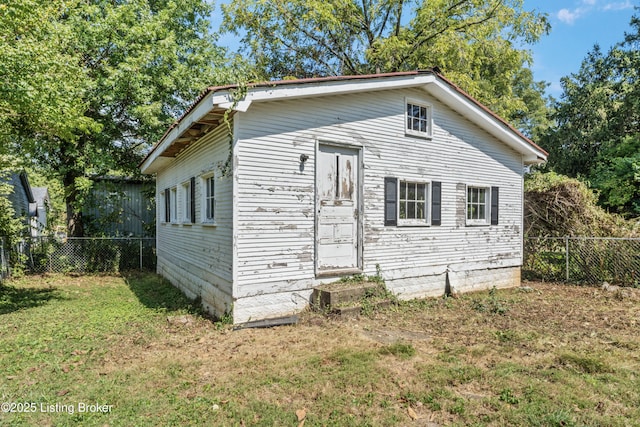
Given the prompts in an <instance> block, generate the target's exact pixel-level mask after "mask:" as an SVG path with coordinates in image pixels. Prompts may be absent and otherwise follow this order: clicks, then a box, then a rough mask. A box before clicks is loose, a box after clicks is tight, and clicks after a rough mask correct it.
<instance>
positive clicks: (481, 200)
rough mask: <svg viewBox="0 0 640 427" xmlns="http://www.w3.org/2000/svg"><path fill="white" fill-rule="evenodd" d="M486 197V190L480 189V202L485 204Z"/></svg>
mask: <svg viewBox="0 0 640 427" xmlns="http://www.w3.org/2000/svg"><path fill="white" fill-rule="evenodd" d="M484 196H485V190H484V188H478V201H479V202H480V203H482V204H484Z"/></svg>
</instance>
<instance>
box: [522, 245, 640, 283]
mask: <svg viewBox="0 0 640 427" xmlns="http://www.w3.org/2000/svg"><path fill="white" fill-rule="evenodd" d="M522 273H523V277H525V278H528V279H536V280H548V281H566V282H574V283H588V284H601V283H603V282H608V283H610V284H615V285H621V286H633V287H638V286H640V239H637V238H635V239H632V238H614V237H609V238H606V237H546V238H543V237H541V238H536V237H531V238H525V239H524V261H523V266H522Z"/></svg>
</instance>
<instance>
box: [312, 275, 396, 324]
mask: <svg viewBox="0 0 640 427" xmlns="http://www.w3.org/2000/svg"><path fill="white" fill-rule="evenodd" d="M365 300H366V305H367V306H368V308H371V307H373V308H378V307H383V306H384V307H386V306H388V305H390V304H391V300H390V299H389V298H388V294H387V291H386V289H385V287H384V285H383V284H381V283H376V282H367V281H362V282H355V283H354V282H335V283H330V284H326V285H320V286H318V287H317V288H315V289H314V291H313V296H312V302H313V304H314V306H315V307H317V308H318V309H319V310H323V311H328V312H330V313H332V314H337V315H340V316H344V317H354V316H357V315H358V314H360V313H361V312H362V310H363V301H365Z"/></svg>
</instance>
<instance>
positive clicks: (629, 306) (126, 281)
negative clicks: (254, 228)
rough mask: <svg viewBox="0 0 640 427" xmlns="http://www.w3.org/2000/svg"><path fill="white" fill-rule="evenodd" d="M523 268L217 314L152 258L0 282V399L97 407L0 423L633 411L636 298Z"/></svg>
mask: <svg viewBox="0 0 640 427" xmlns="http://www.w3.org/2000/svg"><path fill="white" fill-rule="evenodd" d="M527 285H528V286H529V287H530V288H531V289H529V290H527V291H522V290H517V289H513V290H501V291H494V292H489V291H485V292H479V293H475V294H467V295H462V296H460V297H459V298H456V299H452V298H447V299H441V298H439V299H427V300H421V301H411V302H403V303H400V304H399V305H393V306H390V307H387V308H382V309H378V310H375V311H373V312H371V313H370V314H369V315H367V316H360V317H357V318H355V319H339V318H335V317H325V316H323V315H322V314H319V313H314V312H306V313H303V314H302V316H301V318H300V322H299V324H298V325H292V326H282V327H277V328H271V329H243V330H238V331H233V330H232V329H231V328H230V327H229V326H227V325H223V324H218V323H214V322H212V321H211V320H210V319H207V318H205V317H202V316H200V315H199V314H198V312H197V310H195V309H194V307H193V306H192V305H191V303H190V302H189V301H188V300H186V299H184V298H183V297H182V296H181V295H180V294H179V293H178V292H177V291H176V290H175V289H174V288H173V287H171V286H170V285H169V284H167V283H166V282H165V281H163V280H161V279H159V278H158V277H157V276H155V275H133V276H128V277H125V278H123V277H109V276H106V277H96V276H82V277H74V278H68V277H64V276H44V277H31V278H27V279H24V280H21V281H18V282H12V283H11V284H10V287H11V288H9V289H10V290H11V291H10V292H9V293H8V294H3V293H2V292H3V291H2V290H0V295H1V296H0V301H3V307H4V311H3V312H2V313H3V314H0V337H1V338H0V353H2V354H3V356H4V357H3V358H1V359H0V372H1V373H2V375H3V377H1V378H0V396H2V399H1V400H2V401H8V402H34V403H36V404H38V405H40V404H41V403H44V404H46V405H52V404H56V403H58V404H61V405H71V406H74V408H76V409H77V408H78V405H79V404H80V403H83V402H98V403H103V404H107V405H112V409H111V410H110V411H109V412H108V413H95V412H94V413H86V412H85V413H78V411H77V410H76V412H75V413H74V414H69V413H68V412H67V413H64V412H61V413H52V412H42V411H36V412H32V413H25V412H21V413H16V412H12V413H1V414H0V424H2V425H5V424H6V425H110V426H119V425H122V426H124V425H203V424H208V425H246V426H249V425H269V426H271V425H299V424H300V423H301V422H303V421H304V425H305V426H312V425H323V426H324V425H340V426H345V425H346V426H349V425H374V426H377V425H380V426H387V425H431V426H437V425H471V424H473V425H492V426H501V425H541V426H542V425H594V426H595V425H611V426H616V425H620V426H623V425H638V422H637V420H639V419H640V409H639V406H640V405H638V402H640V377H639V376H638V374H637V372H638V366H640V352H639V350H640V338H639V336H638V334H637V330H638V326H640V325H639V324H640V303H639V300H638V299H637V298H634V297H633V296H629V295H627V296H620V295H616V294H615V293H611V292H606V291H603V290H601V289H597V288H589V287H576V286H565V285H556V284H543V283H527ZM634 292H635V290H634ZM7 295H9V296H8V297H7ZM15 295H26V297H25V298H22V297H18V298H16V297H15ZM32 296H33V297H32ZM30 299H32V300H33V302H26V303H25V300H26V301H29V300H30ZM38 409H40V407H39V406H38Z"/></svg>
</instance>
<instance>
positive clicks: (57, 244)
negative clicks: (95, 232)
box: [2, 237, 156, 275]
mask: <svg viewBox="0 0 640 427" xmlns="http://www.w3.org/2000/svg"><path fill="white" fill-rule="evenodd" d="M155 247H156V240H155V238H153V237H152V238H135V237H131V238H124V237H123V238H118V237H105V238H97V237H69V238H57V237H32V238H27V239H22V240H20V241H18V242H17V243H15V244H13V245H11V247H7V245H5V244H4V241H3V248H4V249H3V250H2V254H3V258H2V262H3V271H4V268H5V261H6V274H7V275H8V274H9V273H10V272H11V271H12V270H13V271H16V270H21V271H25V272H28V273H45V272H50V273H71V272H75V273H115V272H120V271H128V270H150V271H155V268H156V249H155Z"/></svg>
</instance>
